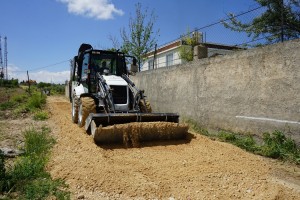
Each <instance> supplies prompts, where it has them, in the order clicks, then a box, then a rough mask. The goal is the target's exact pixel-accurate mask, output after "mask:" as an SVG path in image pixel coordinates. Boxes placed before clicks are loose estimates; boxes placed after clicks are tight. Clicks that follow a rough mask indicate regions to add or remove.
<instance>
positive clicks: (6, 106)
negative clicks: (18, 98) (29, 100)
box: [0, 101, 16, 110]
mask: <svg viewBox="0 0 300 200" xmlns="http://www.w3.org/2000/svg"><path fill="white" fill-rule="evenodd" d="M15 105H16V103H15V102H13V101H7V102H4V103H1V104H0V110H9V109H12V108H14V107H15Z"/></svg>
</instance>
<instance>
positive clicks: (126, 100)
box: [69, 44, 188, 146]
mask: <svg viewBox="0 0 300 200" xmlns="http://www.w3.org/2000/svg"><path fill="white" fill-rule="evenodd" d="M128 60H131V63H132V64H131V66H130V70H128V69H127V64H126V61H128ZM70 71H71V76H70V83H69V91H70V92H69V97H70V102H71V103H72V121H73V122H74V123H78V125H79V126H80V127H85V130H86V132H87V133H88V134H91V135H92V136H93V138H94V141H95V143H99V144H103V143H118V142H123V143H125V144H126V145H128V146H138V145H139V143H140V142H143V141H152V140H169V139H184V138H185V137H186V133H187V130H188V127H187V126H186V125H183V124H179V115H178V114H175V113H152V109H151V106H150V104H149V102H148V100H147V99H146V97H145V95H144V91H143V90H140V89H138V88H137V87H136V86H135V84H134V83H133V82H132V81H131V79H130V78H129V74H135V73H136V72H137V66H136V59H135V58H134V57H132V56H127V55H125V54H124V53H121V52H118V51H116V52H113V51H105V50H95V49H93V47H92V46H91V45H89V44H82V45H81V46H80V48H79V50H78V55H77V56H75V57H74V59H73V60H72V62H71V70H70Z"/></svg>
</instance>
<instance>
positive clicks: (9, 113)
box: [0, 83, 64, 120]
mask: <svg viewBox="0 0 300 200" xmlns="http://www.w3.org/2000/svg"><path fill="white" fill-rule="evenodd" d="M46 91H47V92H46ZM0 93H1V95H2V97H0V112H1V111H2V113H3V112H4V113H5V114H2V116H3V117H4V116H5V118H20V117H24V116H27V115H32V116H33V119H34V120H46V119H48V118H49V116H48V113H47V112H46V111H44V110H43V108H44V107H45V104H46V97H47V94H48V95H50V94H51V95H57V94H64V86H63V85H53V84H49V83H39V84H37V85H34V86H31V88H30V90H29V87H28V86H24V85H21V86H20V87H0Z"/></svg>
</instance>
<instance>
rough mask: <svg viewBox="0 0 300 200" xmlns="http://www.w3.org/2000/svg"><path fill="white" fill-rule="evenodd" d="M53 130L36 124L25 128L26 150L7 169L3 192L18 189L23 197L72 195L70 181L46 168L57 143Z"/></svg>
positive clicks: (44, 197) (39, 197) (16, 190)
mask: <svg viewBox="0 0 300 200" xmlns="http://www.w3.org/2000/svg"><path fill="white" fill-rule="evenodd" d="M49 133H50V129H49V128H47V127H43V128H42V129H41V130H40V131H37V130H35V129H33V128H32V129H29V130H26V131H25V133H24V136H25V145H24V150H25V154H24V155H23V156H20V157H19V158H18V159H17V160H16V162H15V164H14V166H13V167H12V168H11V169H9V170H8V171H7V172H5V171H4V186H5V187H2V189H1V191H2V192H3V191H6V192H7V191H15V192H17V193H18V194H19V195H20V199H47V198H49V197H51V198H52V197H53V196H54V197H55V199H70V193H69V192H68V191H66V189H67V185H66V184H65V183H64V182H63V181H62V180H53V179H52V178H51V176H50V174H49V173H48V172H46V171H45V166H46V164H47V162H48V157H49V152H50V149H51V147H52V146H53V145H54V143H55V140H54V139H53V138H52V137H51V136H50V134H49ZM0 169H1V165H0ZM2 174H3V173H2ZM0 175H1V173H0Z"/></svg>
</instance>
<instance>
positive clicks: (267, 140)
mask: <svg viewBox="0 0 300 200" xmlns="http://www.w3.org/2000/svg"><path fill="white" fill-rule="evenodd" d="M184 122H185V123H188V124H189V126H190V128H191V129H192V130H193V131H195V132H198V133H200V134H202V135H205V136H208V137H210V138H211V139H216V138H217V139H219V140H221V141H223V142H229V143H231V144H234V145H236V146H238V147H240V148H242V149H245V150H246V151H249V152H253V153H255V154H259V155H262V156H266V157H270V158H275V159H282V160H286V161H290V162H294V163H296V164H300V148H299V147H297V145H296V143H295V141H294V140H292V139H291V138H287V137H286V136H285V135H284V133H282V132H280V131H274V132H273V133H272V134H270V133H264V134H263V144H262V145H259V144H257V142H256V141H255V140H254V138H253V136H251V135H242V134H237V133H232V132H228V131H219V132H218V133H212V132H209V131H207V130H205V129H203V128H201V127H199V126H198V125H197V123H196V122H194V121H193V120H184Z"/></svg>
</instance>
